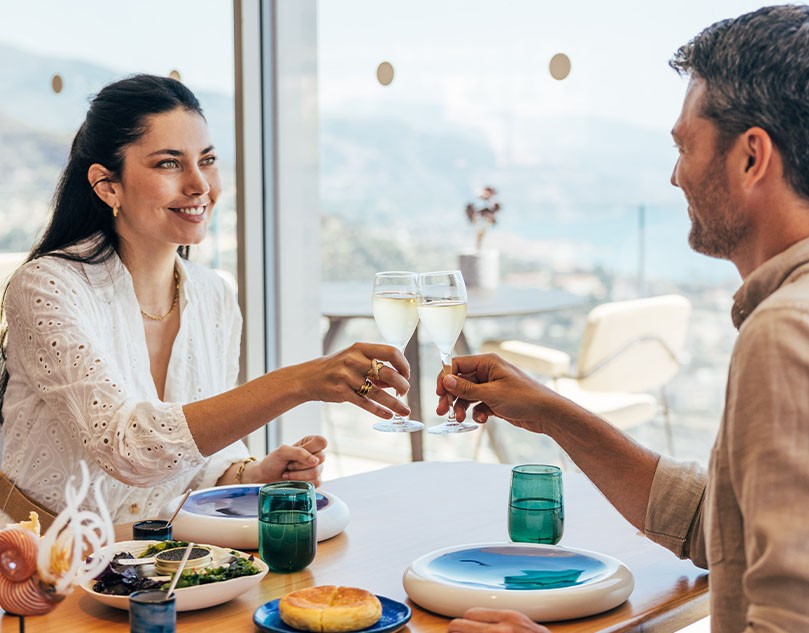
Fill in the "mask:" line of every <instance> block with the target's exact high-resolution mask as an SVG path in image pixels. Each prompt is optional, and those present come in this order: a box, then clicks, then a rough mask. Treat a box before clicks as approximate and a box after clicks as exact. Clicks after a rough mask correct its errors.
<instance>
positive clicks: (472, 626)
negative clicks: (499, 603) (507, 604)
mask: <svg viewBox="0 0 809 633" xmlns="http://www.w3.org/2000/svg"><path fill="white" fill-rule="evenodd" d="M447 630H448V631H449V633H550V631H549V630H548V629H547V628H545V627H544V626H542V625H541V624H537V623H536V622H534V621H533V620H531V619H530V618H528V617H527V616H525V615H523V614H522V613H520V612H519V611H510V610H506V609H481V608H479V607H475V608H473V609H469V610H468V611H467V612H466V613H464V614H463V618H457V619H455V620H452V621H451V622H450V623H449V628H448V629H447Z"/></svg>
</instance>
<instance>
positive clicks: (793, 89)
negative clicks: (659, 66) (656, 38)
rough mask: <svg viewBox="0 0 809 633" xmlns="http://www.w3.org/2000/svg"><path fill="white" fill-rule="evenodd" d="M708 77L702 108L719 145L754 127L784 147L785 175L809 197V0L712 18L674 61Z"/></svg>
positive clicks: (674, 64)
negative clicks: (808, 0)
mask: <svg viewBox="0 0 809 633" xmlns="http://www.w3.org/2000/svg"><path fill="white" fill-rule="evenodd" d="M669 64H670V65H671V67H672V68H674V69H675V70H676V71H677V72H678V73H680V74H681V75H683V74H686V75H691V76H692V77H696V78H699V79H702V80H703V81H704V82H705V98H704V101H703V107H702V112H701V114H702V115H703V116H704V117H706V118H708V119H710V120H712V121H713V122H714V123H715V124H716V126H717V127H718V128H719V139H720V141H719V142H720V150H722V151H726V150H727V149H728V148H729V147H730V145H731V144H732V143H733V141H735V140H736V138H738V136H739V134H741V133H743V132H744V131H745V130H748V129H749V128H751V127H756V126H757V127H760V128H762V129H764V130H765V131H766V132H767V133H768V134H769V135H770V138H772V141H773V143H774V144H775V146H776V147H777V148H778V150H779V152H780V153H781V156H782V159H783V164H784V177H785V178H786V180H787V182H788V183H789V184H790V185H791V187H792V188H793V189H794V190H795V192H796V193H797V194H798V195H800V196H802V197H803V198H806V199H809V6H807V5H782V6H774V7H764V8H763V9H759V10H758V11H754V12H752V13H746V14H744V15H742V16H739V17H738V18H735V19H731V20H722V21H721V22H717V23H716V24H713V25H711V26H709V27H708V28H707V29H705V30H704V31H702V33H700V34H699V35H697V36H696V37H695V38H694V39H693V40H691V41H690V42H689V43H688V44H686V45H685V46H681V47H680V49H679V50H678V51H677V52H676V53H675V55H674V58H673V59H672V60H671V61H670V62H669Z"/></svg>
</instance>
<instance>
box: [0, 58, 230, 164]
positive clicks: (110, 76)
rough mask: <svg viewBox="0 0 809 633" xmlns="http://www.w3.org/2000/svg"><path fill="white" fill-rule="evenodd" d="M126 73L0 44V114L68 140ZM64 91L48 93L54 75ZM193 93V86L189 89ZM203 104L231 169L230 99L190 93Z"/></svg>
mask: <svg viewBox="0 0 809 633" xmlns="http://www.w3.org/2000/svg"><path fill="white" fill-rule="evenodd" d="M138 70H139V69H137V68H133V69H132V72H131V73H123V74H122V73H121V72H120V71H117V70H113V69H110V68H105V67H103V66H98V65H95V64H90V63H87V62H83V61H76V60H71V59H65V58H57V57H46V56H42V55H36V54H34V53H29V52H26V51H22V50H20V49H17V48H14V47H11V46H8V45H4V44H0V94H2V95H4V97H5V98H4V99H3V101H2V102H0V114H2V115H5V116H6V117H9V118H11V119H14V120H17V121H19V122H21V123H24V124H26V125H28V126H29V127H32V128H35V129H37V130H41V131H47V132H52V133H56V134H67V135H70V137H72V136H73V134H75V132H76V130H77V129H78V128H79V125H81V122H82V121H83V120H84V115H85V113H86V112H87V107H88V106H89V102H90V99H91V98H92V96H93V95H95V94H96V93H97V92H98V91H99V90H101V88H103V87H104V86H105V85H106V84H108V83H110V82H112V81H115V80H117V79H121V78H123V77H124V76H126V75H127V74H134V73H136V72H138ZM57 73H58V74H59V75H61V76H62V78H63V81H64V87H63V89H62V92H60V93H59V94H56V93H54V92H53V90H52V88H51V78H52V77H53V75H54V74H57ZM190 87H191V88H192V89H193V86H190ZM194 92H195V94H196V96H197V98H198V99H199V101H200V104H201V105H202V109H203V111H204V113H205V118H206V119H207V120H208V125H209V127H210V130H211V137H212V138H213V141H214V144H215V145H216V147H217V150H218V152H219V154H220V157H221V160H222V161H223V162H225V163H228V164H232V163H233V161H234V156H235V142H234V134H235V128H234V116H233V99H232V97H229V96H228V95H226V94H220V93H215V92H209V91H204V90H203V91H196V90H195V91H194Z"/></svg>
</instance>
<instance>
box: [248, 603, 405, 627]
mask: <svg viewBox="0 0 809 633" xmlns="http://www.w3.org/2000/svg"><path fill="white" fill-rule="evenodd" d="M374 595H375V596H376V597H377V598H379V601H380V602H381V603H382V605H383V606H382V609H383V610H384V608H385V606H384V605H385V603H386V602H388V603H394V604H396V605H398V606H399V607H404V609H405V611H404V613H405V615H404V617H403V618H402V619H401V621H399V622H397V623H396V624H389V625H388V626H387V627H384V628H381V629H376V630H374V633H392V632H393V631H398V630H399V629H401V628H402V627H403V626H405V625H406V624H407V623H408V622H410V620H411V619H412V618H413V609H411V608H410V605H409V604H407V603H406V602H401V601H400V600H394V599H393V598H388V597H387V596H380V595H379V594H374ZM280 601H281V598H275V599H274V600H268V601H267V602H263V603H262V604H260V605H259V606H257V607H256V608H255V610H254V611H253V624H255V625H256V626H257V627H259V629H261V630H262V631H271V632H272V633H278V632H279V631H282V632H283V633H287V632H286V631H285V630H284V629H280V628H278V627H275V628H270V627H267V626H266V625H264V624H262V623H260V622H259V621H258V620H257V615H258V612H259V610H260V609H263V608H264V607H266V606H268V605H271V604H276V605H277V604H278V603H279V602H280ZM276 613H278V610H277V609H276ZM279 619H280V615H279ZM285 626H289V625H288V624H286V623H285ZM372 626H373V625H372ZM289 628H290V629H292V630H293V631H302V633H306V632H304V631H303V629H293V627H291V626H289ZM369 630H371V627H366V628H364V629H357V630H355V631H350V632H349V633H364V632H365V631H369Z"/></svg>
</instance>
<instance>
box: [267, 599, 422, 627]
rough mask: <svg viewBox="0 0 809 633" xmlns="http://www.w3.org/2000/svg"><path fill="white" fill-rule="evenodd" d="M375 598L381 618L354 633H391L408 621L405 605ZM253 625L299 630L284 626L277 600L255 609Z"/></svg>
mask: <svg viewBox="0 0 809 633" xmlns="http://www.w3.org/2000/svg"><path fill="white" fill-rule="evenodd" d="M377 598H379V602H381V603H382V617H381V618H379V620H377V621H376V624H374V625H373V626H369V627H368V628H367V629H362V630H361V631H357V632H356V633H391V632H392V631H395V630H396V629H399V628H401V627H403V626H404V625H405V624H407V623H408V622H409V621H410V616H411V615H412V613H411V612H410V607H408V606H407V605H406V604H404V603H402V602H396V600H391V599H390V598H384V597H382V596H377ZM253 623H254V624H255V625H256V626H257V627H258V628H259V630H261V631H271V632H272V633H298V631H299V629H293V628H292V627H291V626H287V625H286V624H284V621H283V620H282V619H281V615H280V614H279V613H278V600H273V601H272V602H267V603H266V604H262V605H261V606H260V607H259V608H258V609H256V611H255V613H254V614H253Z"/></svg>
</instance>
